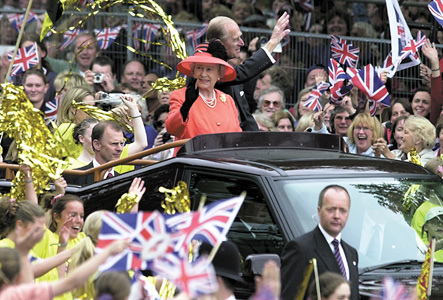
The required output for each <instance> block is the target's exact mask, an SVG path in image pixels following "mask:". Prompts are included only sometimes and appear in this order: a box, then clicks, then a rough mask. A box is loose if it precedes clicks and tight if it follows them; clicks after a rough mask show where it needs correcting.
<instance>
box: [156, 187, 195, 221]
mask: <svg viewBox="0 0 443 300" xmlns="http://www.w3.org/2000/svg"><path fill="white" fill-rule="evenodd" d="M158 191H159V192H160V193H164V194H165V200H164V201H162V203H161V206H162V208H163V209H164V210H165V213H166V214H168V215H173V214H175V213H176V212H179V213H185V212H189V211H191V200H190V199H189V191H188V186H187V185H186V182H184V181H179V182H178V185H177V186H176V187H175V188H173V189H167V188H165V187H162V186H161V187H160V188H159V189H158Z"/></svg>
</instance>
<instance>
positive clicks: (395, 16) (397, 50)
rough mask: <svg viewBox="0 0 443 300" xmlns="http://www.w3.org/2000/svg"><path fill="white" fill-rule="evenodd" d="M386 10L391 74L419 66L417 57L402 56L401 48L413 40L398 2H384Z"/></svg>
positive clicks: (392, 0)
mask: <svg viewBox="0 0 443 300" xmlns="http://www.w3.org/2000/svg"><path fill="white" fill-rule="evenodd" d="M386 8H387V11H388V18H389V26H390V32H391V47H392V62H393V66H394V70H393V71H392V72H391V73H395V72H396V71H397V70H403V69H406V68H410V67H413V66H416V65H418V64H420V58H419V57H418V55H417V56H414V55H411V54H409V55H408V56H407V57H404V56H402V54H403V52H402V50H403V48H404V47H406V45H407V44H408V42H409V41H410V40H412V39H413V38H412V35H411V31H410V30H409V27H408V24H407V23H406V20H405V18H404V16H403V14H402V12H401V9H400V6H399V4H398V1H397V0H386ZM390 76H391V75H390Z"/></svg>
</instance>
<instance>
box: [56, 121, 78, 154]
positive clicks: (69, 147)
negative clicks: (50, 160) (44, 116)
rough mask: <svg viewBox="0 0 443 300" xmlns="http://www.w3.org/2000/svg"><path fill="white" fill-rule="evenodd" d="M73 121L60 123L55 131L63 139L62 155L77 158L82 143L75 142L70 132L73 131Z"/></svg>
mask: <svg viewBox="0 0 443 300" xmlns="http://www.w3.org/2000/svg"><path fill="white" fill-rule="evenodd" d="M75 126H76V124H74V123H62V124H60V125H59V126H58V129H57V132H58V133H59V134H60V136H61V137H62V140H63V145H64V146H65V149H64V151H63V156H64V157H72V158H77V157H79V156H80V154H81V153H82V151H83V145H82V144H76V143H75V141H74V138H73V136H72V133H73V132H74V127H75Z"/></svg>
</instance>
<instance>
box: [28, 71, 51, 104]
mask: <svg viewBox="0 0 443 300" xmlns="http://www.w3.org/2000/svg"><path fill="white" fill-rule="evenodd" d="M22 77H23V87H24V91H25V94H26V96H27V97H28V99H29V101H31V103H32V105H33V106H34V108H36V109H39V110H41V111H42V112H44V110H45V95H46V92H47V91H48V89H49V83H48V79H47V78H46V75H45V74H43V72H42V71H41V70H40V69H35V68H34V69H29V70H27V71H26V72H25V73H24V75H23V76H22Z"/></svg>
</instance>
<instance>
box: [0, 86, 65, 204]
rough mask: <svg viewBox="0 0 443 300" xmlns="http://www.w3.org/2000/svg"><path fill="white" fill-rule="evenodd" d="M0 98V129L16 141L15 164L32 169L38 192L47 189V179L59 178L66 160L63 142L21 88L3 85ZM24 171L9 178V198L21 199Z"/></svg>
mask: <svg viewBox="0 0 443 300" xmlns="http://www.w3.org/2000/svg"><path fill="white" fill-rule="evenodd" d="M2 87H3V101H2V109H1V110H0V132H4V133H5V134H7V135H8V136H10V137H11V138H13V139H14V140H15V142H16V144H17V152H18V163H19V164H26V165H28V166H30V167H31V168H32V173H33V180H34V187H35V191H36V193H37V194H41V193H44V192H45V191H46V190H47V189H49V184H48V182H49V179H52V180H55V179H58V178H60V176H61V173H62V172H63V170H64V169H65V168H66V165H67V163H66V162H64V161H62V153H63V147H64V145H63V143H62V141H61V139H60V137H59V136H55V135H54V134H52V132H51V131H50V130H49V128H48V127H47V126H46V124H45V121H44V118H43V114H42V113H41V111H40V110H38V109H35V108H34V106H33V105H32V103H31V102H30V101H29V100H28V98H27V97H26V94H25V93H24V91H23V88H22V87H17V86H14V85H13V84H10V83H5V84H2ZM24 177H25V174H23V172H18V173H17V176H16V177H15V178H14V180H13V181H12V187H11V192H10V197H11V198H16V199H17V200H19V201H21V200H23V199H24V197H25V194H24V191H25V182H24Z"/></svg>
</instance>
